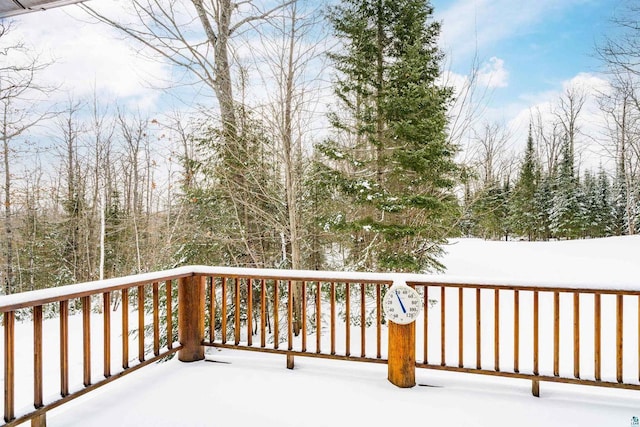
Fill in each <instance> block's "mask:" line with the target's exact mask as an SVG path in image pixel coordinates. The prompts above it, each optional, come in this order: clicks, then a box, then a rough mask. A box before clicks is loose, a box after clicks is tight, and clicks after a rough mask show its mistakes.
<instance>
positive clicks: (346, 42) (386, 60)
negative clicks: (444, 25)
mask: <svg viewBox="0 0 640 427" xmlns="http://www.w3.org/2000/svg"><path fill="white" fill-rule="evenodd" d="M432 14H433V8H432V6H431V4H430V3H429V1H426V0H347V1H344V2H341V3H340V4H339V5H337V6H335V7H334V8H332V9H331V10H330V14H329V18H330V22H331V24H332V25H333V29H334V32H335V35H336V36H337V38H338V39H339V40H340V41H341V43H342V49H341V51H340V52H339V53H334V54H332V55H331V59H332V60H333V62H334V64H335V66H336V69H337V71H338V77H337V81H336V82H335V93H336V95H337V97H338V99H339V100H340V107H339V110H340V113H334V114H332V115H331V122H332V127H333V130H334V135H333V137H332V138H331V140H329V141H328V142H327V143H326V144H324V146H323V147H321V149H322V151H323V153H324V154H325V156H326V157H327V158H328V159H329V163H330V164H331V167H330V169H331V173H330V176H331V177H332V180H333V182H334V183H335V184H336V185H337V188H339V190H340V191H341V193H342V194H343V195H345V196H346V197H347V200H349V202H350V203H349V204H348V205H345V206H344V211H343V212H342V213H341V215H339V217H340V218H342V221H341V224H340V228H341V229H342V230H343V231H345V232H346V233H348V235H349V236H350V237H351V238H352V239H351V240H352V243H353V245H352V247H351V248H350V249H351V250H350V254H351V263H352V265H353V266H354V267H355V268H359V269H368V270H400V271H421V270H426V269H430V268H436V269H439V268H442V266H441V265H440V263H439V262H438V261H437V256H438V255H439V253H440V251H441V249H440V246H439V243H441V242H442V241H443V240H442V239H443V238H444V237H446V234H447V232H446V230H447V228H448V226H449V224H448V222H447V219H448V218H449V215H450V214H451V210H452V209H453V208H454V207H455V198H454V197H453V194H452V187H453V184H454V180H453V174H454V172H455V170H456V165H455V163H454V159H453V157H454V154H455V149H454V147H453V146H451V145H450V143H448V141H447V138H446V132H445V129H446V124H447V118H446V112H447V108H448V106H449V103H450V100H451V95H452V92H451V89H450V88H447V87H442V86H441V85H439V84H438V82H437V80H438V77H439V76H440V73H441V69H440V63H441V60H442V54H441V53H440V51H439V50H438V46H437V37H438V35H439V32H440V25H439V23H437V22H435V21H433V20H432Z"/></svg>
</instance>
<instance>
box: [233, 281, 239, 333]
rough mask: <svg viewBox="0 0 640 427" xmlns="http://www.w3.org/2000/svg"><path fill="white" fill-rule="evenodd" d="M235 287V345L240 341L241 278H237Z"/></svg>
mask: <svg viewBox="0 0 640 427" xmlns="http://www.w3.org/2000/svg"><path fill="white" fill-rule="evenodd" d="M233 289H234V294H233V296H234V306H235V307H234V314H233V319H234V325H233V334H234V342H235V345H238V344H239V343H240V278H238V277H236V278H235V286H234V287H233Z"/></svg>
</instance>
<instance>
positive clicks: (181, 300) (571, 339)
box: [0, 266, 640, 426]
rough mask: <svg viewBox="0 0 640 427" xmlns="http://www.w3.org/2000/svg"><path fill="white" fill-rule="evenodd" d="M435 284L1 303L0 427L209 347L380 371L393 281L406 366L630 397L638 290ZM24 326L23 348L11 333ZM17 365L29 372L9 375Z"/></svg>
mask: <svg viewBox="0 0 640 427" xmlns="http://www.w3.org/2000/svg"><path fill="white" fill-rule="evenodd" d="M444 279H446V277H444V276H419V275H394V274H383V275H376V274H366V273H336V272H308V271H307V272H305V271H291V270H251V269H230V268H217V267H201V266H192V267H182V268H179V269H174V270H168V271H163V272H158V273H152V274H144V275H137V276H130V277H126V278H121V279H113V280H106V281H101V282H93V283H87V284H81V285H73V286H65V287H61V288H55V289H49V290H44V291H35V292H29V293H24V294H16V295H10V296H2V297H0V312H2V313H3V329H2V331H3V333H4V340H3V342H4V350H3V351H4V421H5V423H6V424H5V425H7V426H12V425H17V424H20V423H22V422H25V421H28V420H31V423H32V425H35V426H41V425H45V424H46V419H45V417H46V413H47V411H49V410H51V409H53V408H55V407H58V406H60V405H62V404H63V403H65V402H68V401H69V400H72V399H74V398H76V397H79V396H81V395H84V394H86V393H88V392H90V391H92V390H94V389H95V388H97V387H100V386H101V385H104V384H108V383H110V382H111V381H113V380H115V379H117V378H120V377H121V376H123V375H126V374H127V373H130V372H133V371H135V370H137V369H139V368H141V367H143V366H147V365H149V364H151V363H154V362H156V361H158V360H160V359H162V358H165V357H168V356H170V355H172V354H174V353H176V352H177V353H178V357H179V359H180V360H182V361H193V360H201V359H203V358H204V348H205V347H208V346H210V347H223V348H233V349H242V350H249V351H258V352H267V353H280V354H283V355H284V356H286V362H287V367H289V368H293V366H294V357H295V356H305V357H321V358H326V359H339V360H348V361H362V362H372V363H388V354H389V351H388V350H389V349H388V346H389V339H388V332H389V329H388V328H387V322H386V321H385V319H384V314H383V312H382V298H383V296H384V293H385V292H386V290H387V289H388V287H389V286H391V285H392V284H393V283H394V282H404V283H407V284H408V285H409V286H412V287H414V288H415V289H416V290H417V291H418V292H419V294H420V295H421V296H422V299H423V314H422V316H421V317H420V318H419V319H418V321H417V322H416V324H415V331H416V332H415V334H416V340H415V341H416V345H415V347H416V357H415V360H416V363H415V366H416V367H417V368H427V369H437V370H448V371H456V372H467V373H478V374H484V375H495V376H503V377H508V378H518V379H526V380H531V381H532V385H533V386H532V391H533V394H534V395H538V394H539V390H540V389H539V385H540V382H544V381H548V382H564V383H571V384H584V385H596V386H605V387H616V388H625V389H640V291H636V290H628V289H627V290H625V289H621V290H612V289H598V288H596V287H594V288H588V287H583V288H573V287H571V286H564V287H551V286H532V285H526V286H525V285H522V286H516V285H504V284H503V285H498V284H482V283H461V281H460V280H455V279H446V280H444ZM296 299H298V301H296ZM116 301H118V302H119V306H118V310H117V311H114V310H113V308H114V307H113V306H114V303H115V302H116ZM296 307H299V308H301V310H300V311H298V310H296V309H295V308H296ZM76 312H77V315H74V314H76ZM130 316H132V317H134V319H130V318H129V317H130ZM48 317H56V318H57V320H56V321H55V322H54V326H55V327H54V328H53V329H51V328H50V329H51V330H46V327H48V325H50V322H45V318H48ZM72 321H74V322H75V321H77V322H78V323H79V324H80V327H79V328H72V327H70V323H71V322H72ZM25 323H30V324H31V325H32V327H31V328H30V330H31V331H32V337H30V339H25V338H26V337H24V336H17V334H16V326H17V325H18V326H21V327H23V326H24V324H25ZM92 325H93V326H94V327H93V328H92ZM96 326H99V327H98V328H96ZM76 329H77V330H79V336H78V337H76V336H74V333H73V331H75V330H76ZM96 329H97V331H96ZM21 330H24V328H22V329H21ZM49 334H57V337H56V340H55V342H57V343H59V346H56V348H44V346H43V342H45V340H44V339H43V337H44V336H49ZM176 338H177V341H178V342H175V341H176ZM25 342H26V344H25ZM47 342H49V341H47ZM96 343H101V345H97V346H96V345H95V344H96ZM25 349H26V350H25ZM96 349H97V350H96ZM31 350H32V351H31ZM136 350H137V351H136ZM16 357H20V358H25V357H30V358H31V357H32V363H30V366H32V367H33V369H32V370H31V371H30V372H24V371H17V370H16V363H15V361H16ZM52 360H53V361H54V362H55V363H53V368H52V367H51V365H52ZM114 360H115V362H114ZM22 365H24V364H23V363H21V364H20V366H22ZM80 366H81V368H80ZM76 371H79V372H81V375H80V374H78V375H77V377H75V376H74V372H76ZM29 383H30V384H32V385H33V391H32V392H25V390H24V386H25V384H29ZM18 389H20V393H17V390H18ZM52 390H53V391H52ZM25 396H26V397H25Z"/></svg>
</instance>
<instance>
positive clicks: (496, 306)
mask: <svg viewBox="0 0 640 427" xmlns="http://www.w3.org/2000/svg"><path fill="white" fill-rule="evenodd" d="M493 316H494V317H493V361H494V366H493V369H494V370H495V371H496V372H500V289H499V288H496V289H494V291H493Z"/></svg>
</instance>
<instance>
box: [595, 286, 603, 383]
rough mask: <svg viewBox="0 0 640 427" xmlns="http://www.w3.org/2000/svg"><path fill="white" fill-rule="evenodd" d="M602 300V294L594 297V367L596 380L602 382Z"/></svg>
mask: <svg viewBox="0 0 640 427" xmlns="http://www.w3.org/2000/svg"><path fill="white" fill-rule="evenodd" d="M600 314H601V299H600V294H599V293H596V294H594V296H593V365H594V371H595V379H596V381H600V380H601V379H602V376H601V371H600V368H601V358H600V355H601V342H602V341H601V340H602V333H601V318H600Z"/></svg>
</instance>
